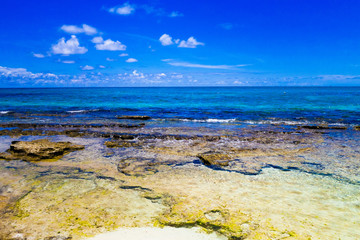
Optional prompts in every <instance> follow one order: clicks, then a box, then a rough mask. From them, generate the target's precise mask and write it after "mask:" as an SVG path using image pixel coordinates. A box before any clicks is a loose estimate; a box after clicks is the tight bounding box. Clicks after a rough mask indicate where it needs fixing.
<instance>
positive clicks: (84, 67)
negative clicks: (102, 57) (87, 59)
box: [81, 65, 94, 71]
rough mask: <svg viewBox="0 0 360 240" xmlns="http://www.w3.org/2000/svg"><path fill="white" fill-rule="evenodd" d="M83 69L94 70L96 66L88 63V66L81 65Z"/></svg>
mask: <svg viewBox="0 0 360 240" xmlns="http://www.w3.org/2000/svg"><path fill="white" fill-rule="evenodd" d="M81 69H82V70H84V71H87V70H94V67H92V66H89V65H86V66H83V67H81Z"/></svg>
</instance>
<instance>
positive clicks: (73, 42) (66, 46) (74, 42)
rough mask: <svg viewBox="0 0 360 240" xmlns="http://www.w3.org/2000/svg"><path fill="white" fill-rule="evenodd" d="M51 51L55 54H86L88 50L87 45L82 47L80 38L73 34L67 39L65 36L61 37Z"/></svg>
mask: <svg viewBox="0 0 360 240" xmlns="http://www.w3.org/2000/svg"><path fill="white" fill-rule="evenodd" d="M51 51H52V53H53V54H62V55H71V54H84V53H86V52H87V51H88V50H87V49H86V48H85V47H80V43H79V40H78V39H77V38H76V36H75V35H72V36H71V38H70V39H69V40H67V41H65V38H60V40H59V41H58V42H57V43H56V44H54V45H52V47H51Z"/></svg>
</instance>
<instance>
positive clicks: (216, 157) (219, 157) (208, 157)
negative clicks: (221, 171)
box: [197, 152, 232, 167]
mask: <svg viewBox="0 0 360 240" xmlns="http://www.w3.org/2000/svg"><path fill="white" fill-rule="evenodd" d="M197 157H198V158H199V159H200V160H201V162H202V163H203V164H204V165H206V166H221V167H226V166H229V162H230V161H232V158H231V157H230V156H229V155H228V154H225V153H219V152H206V153H203V154H199V155H198V156H197Z"/></svg>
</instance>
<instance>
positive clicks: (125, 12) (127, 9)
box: [109, 2, 135, 15]
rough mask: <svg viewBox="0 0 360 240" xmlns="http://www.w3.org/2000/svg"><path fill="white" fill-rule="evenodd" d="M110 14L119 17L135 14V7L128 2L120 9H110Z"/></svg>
mask: <svg viewBox="0 0 360 240" xmlns="http://www.w3.org/2000/svg"><path fill="white" fill-rule="evenodd" d="M109 12H111V13H116V14H119V15H130V14H132V13H134V12H135V6H134V5H130V4H129V3H128V2H127V3H124V4H123V5H121V6H120V7H113V8H110V9H109Z"/></svg>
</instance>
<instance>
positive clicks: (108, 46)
mask: <svg viewBox="0 0 360 240" xmlns="http://www.w3.org/2000/svg"><path fill="white" fill-rule="evenodd" d="M92 42H93V43H96V45H95V48H96V49H97V50H107V51H125V50H126V45H124V44H122V43H121V42H119V41H116V42H115V41H113V40H111V39H108V40H105V41H104V39H103V38H102V37H95V38H93V40H92Z"/></svg>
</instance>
